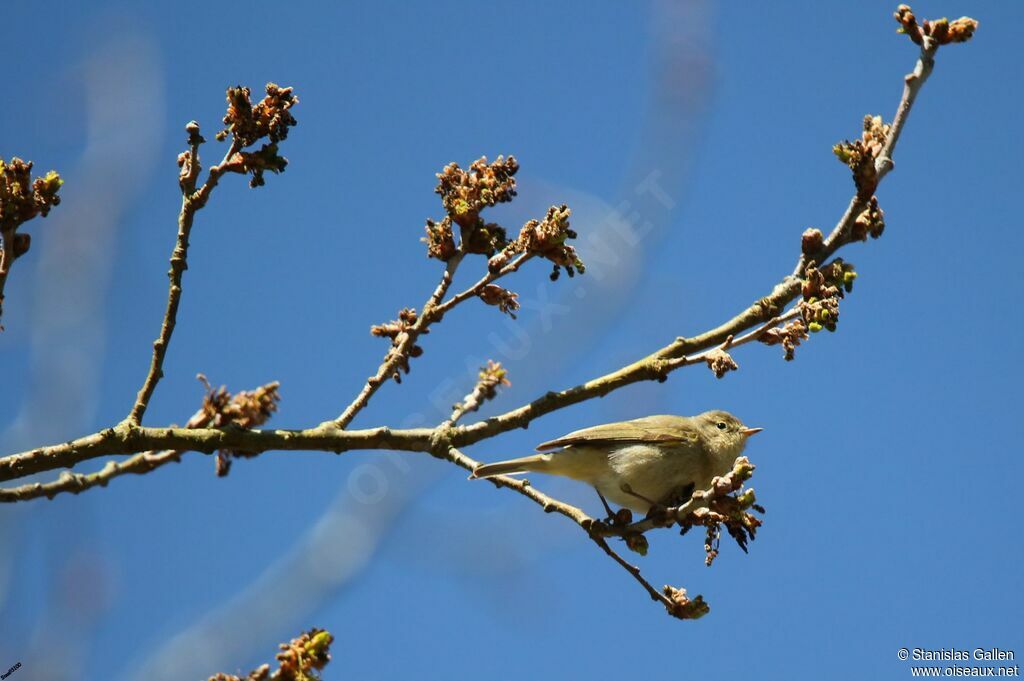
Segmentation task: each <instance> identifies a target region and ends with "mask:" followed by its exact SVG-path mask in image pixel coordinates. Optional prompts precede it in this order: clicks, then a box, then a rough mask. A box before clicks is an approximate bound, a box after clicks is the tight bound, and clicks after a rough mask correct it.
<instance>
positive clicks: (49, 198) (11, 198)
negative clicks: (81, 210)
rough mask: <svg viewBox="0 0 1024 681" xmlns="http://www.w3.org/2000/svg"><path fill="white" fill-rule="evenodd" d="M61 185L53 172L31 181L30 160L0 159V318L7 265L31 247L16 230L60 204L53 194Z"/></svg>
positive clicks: (27, 239) (8, 269)
mask: <svg viewBox="0 0 1024 681" xmlns="http://www.w3.org/2000/svg"><path fill="white" fill-rule="evenodd" d="M63 184H64V180H62V179H61V178H60V175H58V174H57V173H56V172H55V171H53V170H51V171H50V172H48V173H46V175H44V176H43V177H36V178H35V179H33V178H32V162H31V161H23V160H21V159H20V158H17V157H14V158H12V159H11V160H10V161H9V162H4V160H3V159H2V158H0V315H2V314H3V300H4V284H5V283H6V282H7V275H8V274H9V273H10V271H11V265H13V264H14V261H15V260H17V259H18V258H20V257H21V256H23V255H25V253H27V252H28V249H29V248H30V247H31V245H32V237H31V236H30V235H28V234H25V233H20V232H18V228H19V227H21V226H22V225H23V224H25V223H26V222H28V221H29V220H32V219H33V218H35V217H44V218H45V217H46V216H47V215H49V214H50V209H51V208H53V207H54V206H56V205H58V204H59V203H60V196H59V195H58V194H57V192H58V191H59V190H60V188H61V185H63ZM2 329H3V326H0V330H2Z"/></svg>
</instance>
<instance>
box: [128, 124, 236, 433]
mask: <svg viewBox="0 0 1024 681" xmlns="http://www.w3.org/2000/svg"><path fill="white" fill-rule="evenodd" d="M201 139H202V138H200V137H199V136H198V132H197V133H196V134H193V135H192V137H191V139H190V154H191V156H190V158H189V161H188V162H189V163H190V164H191V165H190V166H189V168H188V169H187V171H186V175H185V176H184V177H183V178H182V197H181V211H180V212H179V213H178V236H177V239H176V240H175V243H174V250H173V251H172V252H171V267H170V269H169V270H168V271H167V277H168V279H170V286H169V288H168V292H167V308H166V309H165V310H164V317H163V321H162V323H161V324H160V335H158V336H157V339H156V340H155V341H153V357H152V359H151V360H150V363H149V371H148V372H147V374H146V379H145V380H144V381H143V383H142V387H141V388H140V389H139V394H138V396H137V397H136V398H135V404H134V405H133V406H132V410H131V413H129V414H128V417H127V418H126V419H125V420H126V422H127V423H129V424H131V425H138V424H139V423H141V422H142V417H143V416H144V415H145V413H146V408H147V407H148V406H149V401H150V400H151V399H152V397H153V392H154V391H155V390H156V385H157V383H159V382H160V379H161V378H163V375H164V371H163V366H164V358H165V357H166V356H167V346H168V345H170V342H171V334H173V333H174V326H175V324H176V323H177V318H178V305H179V303H180V302H181V279H182V276H183V275H184V273H185V270H187V269H188V246H189V241H188V240H189V235H190V234H191V233H192V224H193V222H194V220H195V215H196V212H197V211H198V210H199V209H201V208H202V207H203V206H204V205H206V201H207V200H208V199H209V198H210V193H211V192H212V191H213V189H214V187H216V186H217V183H218V182H219V181H220V178H221V176H222V175H223V174H224V173H225V172H226V171H227V168H226V166H227V164H228V162H229V161H230V160H231V158H232V157H233V156H234V155H235V154H236V153H237V152H238V150H239V149H240V147H241V145H240V144H239V143H238V142H237V141H232V143H231V146H230V147H229V148H228V151H227V153H225V154H224V159H223V160H222V161H221V162H220V164H219V165H216V166H214V167H212V168H210V174H209V176H208V177H207V178H206V182H204V183H203V186H202V187H201V188H200V189H199V191H197V192H193V191H192V190H193V189H194V187H195V177H196V175H198V173H199V145H200V143H201V142H200V140H201Z"/></svg>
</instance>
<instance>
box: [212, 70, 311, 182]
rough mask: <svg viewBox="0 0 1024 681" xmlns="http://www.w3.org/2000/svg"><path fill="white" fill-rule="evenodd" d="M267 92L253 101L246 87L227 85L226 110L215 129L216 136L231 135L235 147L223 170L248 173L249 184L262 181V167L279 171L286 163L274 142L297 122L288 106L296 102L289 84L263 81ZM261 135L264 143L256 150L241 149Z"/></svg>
mask: <svg viewBox="0 0 1024 681" xmlns="http://www.w3.org/2000/svg"><path fill="white" fill-rule="evenodd" d="M266 91H267V95H266V96H265V97H264V98H263V99H262V100H260V102H258V103H257V104H255V105H253V103H252V101H251V100H250V99H249V95H250V93H249V88H247V87H242V86H241V85H240V86H238V87H232V88H228V91H227V100H228V110H227V113H226V114H225V115H224V125H225V126H226V127H225V128H224V129H223V130H221V131H220V132H218V133H217V135H216V136H217V139H218V140H224V139H225V138H226V137H227V136H228V135H231V137H232V144H233V145H234V146H235V147H236V148H237V149H238V151H237V153H235V154H234V155H233V156H232V157H231V158H230V159H228V163H227V165H226V166H225V169H226V170H229V171H231V172H235V173H248V174H250V175H252V177H251V178H250V180H249V186H250V187H253V188H255V187H260V186H262V185H264V184H265V180H264V177H263V174H264V172H265V171H268V170H269V171H270V172H272V173H282V172H284V169H285V168H286V167H287V165H288V159H286V158H284V157H283V156H281V155H280V154H278V143H279V142H281V141H282V140H284V139H285V138H287V137H288V130H289V129H290V128H292V127H293V126H295V125H297V121H296V120H295V117H294V116H293V115H292V112H291V108H292V107H293V106H295V105H296V104H298V103H299V98H298V97H296V96H295V94H294V93H293V92H292V88H290V87H285V88H283V87H280V86H278V85H275V84H274V83H267V87H266ZM262 139H267V140H269V142H266V143H264V144H263V145H262V146H261V147H260V148H259V149H257V150H256V151H244V149H246V148H248V147H251V146H252V145H254V144H256V143H257V142H259V141H260V140H262Z"/></svg>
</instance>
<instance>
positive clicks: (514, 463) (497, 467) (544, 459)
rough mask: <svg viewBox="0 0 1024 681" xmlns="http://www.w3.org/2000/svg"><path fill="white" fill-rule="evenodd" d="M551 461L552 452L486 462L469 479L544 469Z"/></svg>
mask: <svg viewBox="0 0 1024 681" xmlns="http://www.w3.org/2000/svg"><path fill="white" fill-rule="evenodd" d="M550 461H551V455H550V454H534V455H532V456H524V457H522V458H520V459H509V460H508V461H498V462H496V463H485V464H484V465H483V466H478V467H477V469H476V470H475V471H473V473H472V474H471V475H470V476H469V479H470V480H476V479H477V478H490V477H494V476H495V475H510V474H514V473H529V472H538V471H544V470H545V469H546V468H547V467H548V464H549V462H550Z"/></svg>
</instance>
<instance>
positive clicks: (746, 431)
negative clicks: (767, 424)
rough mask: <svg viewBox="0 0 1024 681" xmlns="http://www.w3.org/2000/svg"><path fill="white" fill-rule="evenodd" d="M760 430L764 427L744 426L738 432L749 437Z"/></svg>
mask: <svg viewBox="0 0 1024 681" xmlns="http://www.w3.org/2000/svg"><path fill="white" fill-rule="evenodd" d="M762 430H764V428H744V429H743V430H741V431H740V434H741V435H746V436H747V437H750V436H751V435H754V434H755V433H760V432H761V431H762Z"/></svg>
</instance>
